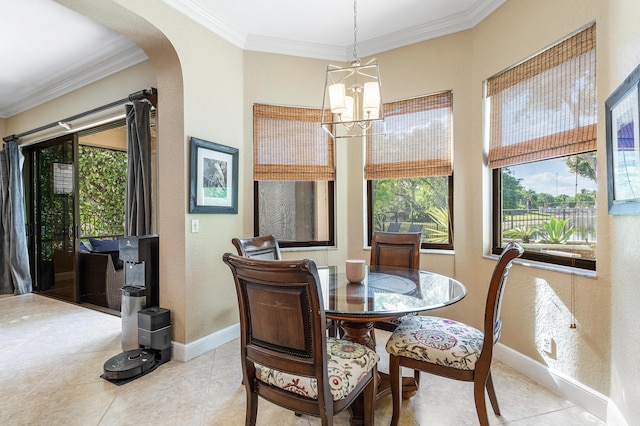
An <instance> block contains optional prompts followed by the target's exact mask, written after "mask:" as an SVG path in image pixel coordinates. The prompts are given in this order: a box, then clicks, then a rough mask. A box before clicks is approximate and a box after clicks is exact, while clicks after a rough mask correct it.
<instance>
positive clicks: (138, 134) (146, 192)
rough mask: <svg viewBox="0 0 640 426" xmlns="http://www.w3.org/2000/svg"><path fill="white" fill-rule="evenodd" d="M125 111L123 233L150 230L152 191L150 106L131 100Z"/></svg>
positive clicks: (151, 229) (146, 231)
mask: <svg viewBox="0 0 640 426" xmlns="http://www.w3.org/2000/svg"><path fill="white" fill-rule="evenodd" d="M126 112H127V144H128V145H127V154H128V157H129V158H128V170H127V204H126V220H125V229H124V231H125V235H127V236H141V235H151V234H152V233H153V207H152V204H151V203H152V194H151V188H152V185H151V118H150V115H151V105H150V104H149V103H148V102H146V101H133V104H132V105H126Z"/></svg>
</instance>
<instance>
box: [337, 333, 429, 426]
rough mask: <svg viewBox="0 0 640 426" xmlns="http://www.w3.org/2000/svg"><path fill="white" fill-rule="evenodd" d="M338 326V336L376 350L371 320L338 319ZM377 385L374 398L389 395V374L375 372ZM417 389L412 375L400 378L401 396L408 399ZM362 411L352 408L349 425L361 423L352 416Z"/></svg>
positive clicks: (359, 419)
mask: <svg viewBox="0 0 640 426" xmlns="http://www.w3.org/2000/svg"><path fill="white" fill-rule="evenodd" d="M338 323H339V327H340V331H341V333H340V338H341V339H344V340H349V341H350V342H355V343H360V344H361V345H365V346H367V347H369V348H371V349H373V350H374V351H375V350H376V337H375V331H374V328H373V322H364V321H362V322H360V321H338ZM376 381H377V382H378V383H377V386H378V392H377V395H376V399H380V398H383V397H385V396H387V395H391V383H390V382H389V375H388V374H386V373H380V372H378V374H377V380H376ZM417 391H418V381H417V380H416V378H414V377H403V378H402V398H403V399H409V398H411V397H412V396H414V395H415V394H416V392H417ZM362 402H363V401H362V399H361V398H358V399H357V400H356V401H354V403H353V405H355V406H356V407H358V404H362ZM354 412H355V413H360V412H362V411H361V410H359V409H356V410H352V412H351V425H352V426H355V425H362V424H363V419H362V418H360V417H359V416H358V417H356V416H354V414H353V413H354Z"/></svg>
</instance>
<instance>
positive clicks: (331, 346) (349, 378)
mask: <svg viewBox="0 0 640 426" xmlns="http://www.w3.org/2000/svg"><path fill="white" fill-rule="evenodd" d="M327 355H328V357H327V358H328V364H327V371H328V373H329V385H330V386H331V395H332V396H333V400H334V401H338V400H340V399H342V398H345V397H346V396H347V395H348V394H349V393H350V392H351V391H353V389H354V388H355V387H356V386H357V384H358V383H359V382H360V381H361V380H362V378H363V377H364V376H366V375H367V373H368V372H369V371H370V370H371V369H372V368H373V367H374V366H375V365H376V364H377V363H378V361H379V360H380V356H379V355H378V354H377V353H375V351H373V350H371V349H369V348H367V347H366V346H362V345H359V344H357V343H352V342H348V341H346V340H340V339H336V338H333V337H328V338H327ZM255 366H256V378H258V380H260V381H262V382H265V383H268V384H270V385H273V386H277V387H279V388H281V389H284V390H288V391H289V392H293V393H296V394H299V395H303V396H306V397H308V398H313V399H318V382H317V380H316V379H315V377H306V376H296V375H293V374H290V373H285V372H282V371H279V370H275V369H273V368H268V367H265V366H262V365H260V364H257V363H256V364H255Z"/></svg>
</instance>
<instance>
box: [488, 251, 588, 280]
mask: <svg viewBox="0 0 640 426" xmlns="http://www.w3.org/2000/svg"><path fill="white" fill-rule="evenodd" d="M482 257H484V258H485V259H491V260H498V256H496V255H484V256H482ZM513 263H515V264H517V265H522V266H528V267H531V268H537V269H543V270H545V271H552V272H558V273H561V274H570V275H579V276H581V277H585V278H597V271H589V270H586V269H579V268H571V267H569V266H561V265H554V264H551V263H545V262H536V261H534V260H527V259H516V260H514V261H513Z"/></svg>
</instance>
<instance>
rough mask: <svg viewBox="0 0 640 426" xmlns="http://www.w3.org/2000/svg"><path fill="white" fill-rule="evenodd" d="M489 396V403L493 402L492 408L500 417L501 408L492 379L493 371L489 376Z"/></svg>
mask: <svg viewBox="0 0 640 426" xmlns="http://www.w3.org/2000/svg"><path fill="white" fill-rule="evenodd" d="M487 394H489V401H490V402H491V407H492V408H493V412H494V413H495V414H496V416H499V415H500V406H499V405H498V398H496V391H495V390H494V388H493V379H492V378H491V371H489V375H488V376H487Z"/></svg>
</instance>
